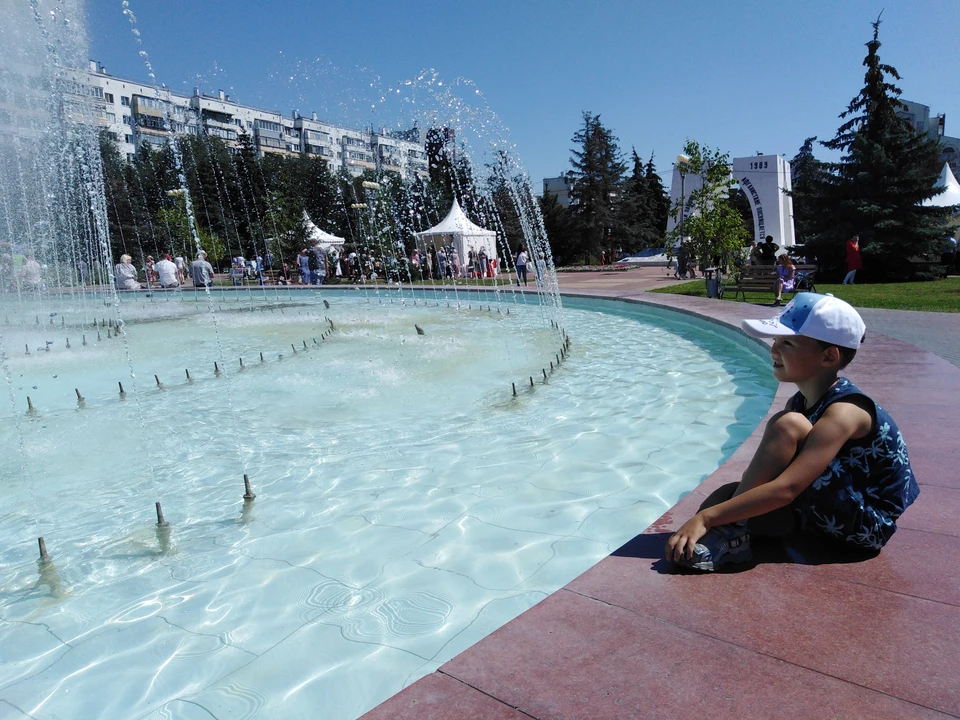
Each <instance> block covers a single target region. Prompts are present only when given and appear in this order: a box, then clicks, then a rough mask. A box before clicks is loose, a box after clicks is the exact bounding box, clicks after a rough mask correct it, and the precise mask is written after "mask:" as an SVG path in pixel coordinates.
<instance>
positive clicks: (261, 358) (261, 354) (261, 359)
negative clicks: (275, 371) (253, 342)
mask: <svg viewBox="0 0 960 720" xmlns="http://www.w3.org/2000/svg"><path fill="white" fill-rule="evenodd" d="M260 362H266V360H264V359H263V353H260Z"/></svg>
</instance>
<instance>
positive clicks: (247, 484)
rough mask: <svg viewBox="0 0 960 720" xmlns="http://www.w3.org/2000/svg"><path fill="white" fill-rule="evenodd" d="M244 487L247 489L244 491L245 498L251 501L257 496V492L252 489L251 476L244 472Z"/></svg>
mask: <svg viewBox="0 0 960 720" xmlns="http://www.w3.org/2000/svg"><path fill="white" fill-rule="evenodd" d="M243 489H244V491H245V492H244V493H243V499H244V500H245V501H246V502H250V501H251V500H253V499H254V498H255V497H256V496H257V495H256V493H254V492H253V490H251V489H250V478H249V477H248V476H247V474H246V473H244V474H243Z"/></svg>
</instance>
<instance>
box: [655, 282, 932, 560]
mask: <svg viewBox="0 0 960 720" xmlns="http://www.w3.org/2000/svg"><path fill="white" fill-rule="evenodd" d="M741 326H742V328H743V330H744V332H746V333H747V334H748V335H751V336H752V337H758V338H766V337H772V338H774V341H773V347H772V348H771V349H770V355H771V357H772V359H773V376H774V377H775V378H776V379H777V380H779V381H780V382H792V383H795V384H796V385H797V388H799V392H798V393H797V394H796V395H794V396H793V397H792V398H791V399H790V400H789V401H788V402H787V406H786V408H784V410H782V411H781V412H779V413H777V414H776V415H774V416H773V417H772V418H771V419H770V421H769V423H767V427H766V430H765V432H764V434H763V439H762V440H761V441H760V446H759V447H758V448H757V452H756V454H755V455H754V457H753V459H752V460H751V461H750V465H749V466H748V467H747V469H746V471H744V473H743V478H742V480H741V481H740V482H739V483H729V484H727V485H724V486H723V487H720V488H717V490H715V491H714V492H713V493H711V495H710V496H709V497H708V498H707V499H706V500H705V501H704V503H703V505H701V506H700V511H699V512H698V513H697V514H696V515H694V516H693V517H692V518H691V519H690V520H688V521H687V522H686V523H684V524H683V526H682V527H681V528H680V529H679V530H677V532H676V533H674V534H673V535H672V536H671V537H670V539H669V540H668V541H667V545H666V557H667V559H668V560H672V561H673V562H674V563H676V564H677V565H679V566H682V567H687V568H694V569H697V570H715V569H716V568H717V567H720V566H722V565H725V564H727V563H738V562H746V561H749V560H750V559H751V551H750V533H751V532H752V533H754V534H755V535H758V536H759V535H773V536H782V535H788V534H790V533H791V532H793V531H794V529H799V530H802V531H804V532H808V533H812V534H814V535H816V536H818V537H819V538H821V539H823V540H825V541H826V542H827V544H828V545H830V546H832V547H834V548H836V549H838V550H840V549H844V550H851V549H859V550H861V551H866V552H877V551H879V549H880V548H881V547H883V545H884V544H885V543H886V542H887V540H889V539H890V536H891V535H893V533H894V532H895V531H896V529H897V525H896V519H897V518H898V517H900V514H901V513H903V511H904V510H905V509H906V508H907V506H909V505H910V503H912V502H913V501H914V500H915V499H916V497H917V495H918V494H919V493H920V488H919V487H918V486H917V482H916V480H915V479H914V477H913V471H912V469H911V468H910V461H909V459H908V458H907V449H906V446H905V445H904V442H903V437H902V436H901V435H900V431H899V430H898V429H897V426H896V424H895V423H894V422H893V420H892V419H891V418H890V416H889V415H888V414H887V412H886V411H885V410H884V409H883V408H881V407H880V406H879V405H877V404H876V403H875V402H873V400H871V399H870V398H869V397H867V396H866V395H864V394H863V393H862V392H861V391H860V390H859V389H858V388H857V387H856V386H855V385H854V384H853V383H851V382H850V381H849V380H847V379H846V378H841V377H838V374H839V372H840V371H841V370H842V369H843V368H844V367H846V366H847V365H848V364H849V363H850V361H852V360H853V358H854V356H855V355H856V354H857V348H858V347H859V346H860V343H861V342H863V337H864V331H865V329H866V328H865V325H864V323H863V320H862V319H861V318H860V315H859V314H858V313H857V311H856V310H854V309H853V307H851V306H850V305H849V304H847V303H846V302H844V301H843V300H840V299H839V298H835V297H833V296H832V295H819V294H816V293H798V294H797V295H796V296H795V297H794V299H793V300H792V301H791V302H790V303H789V304H788V305H787V306H786V307H785V308H784V310H783V312H781V313H780V315H778V316H777V317H775V318H772V319H770V320H744V321H742V323H741Z"/></svg>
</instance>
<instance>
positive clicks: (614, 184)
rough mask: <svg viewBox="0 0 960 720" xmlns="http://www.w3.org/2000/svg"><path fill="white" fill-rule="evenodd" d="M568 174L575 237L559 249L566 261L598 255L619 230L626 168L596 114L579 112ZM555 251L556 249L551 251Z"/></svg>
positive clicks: (610, 133)
mask: <svg viewBox="0 0 960 720" xmlns="http://www.w3.org/2000/svg"><path fill="white" fill-rule="evenodd" d="M572 141H573V142H574V143H576V147H575V148H573V149H571V151H570V152H571V154H572V157H571V158H570V165H571V166H572V167H573V170H571V171H570V172H569V173H568V177H569V178H570V180H571V181H572V184H573V190H572V191H571V193H570V197H571V199H572V201H573V205H572V206H571V211H572V213H573V216H574V219H575V225H576V228H577V231H578V233H577V237H576V241H575V243H574V244H573V245H572V246H571V247H569V248H560V250H562V251H563V254H564V256H565V257H567V258H568V259H574V258H583V259H586V258H589V257H590V256H592V255H595V254H598V253H599V251H600V249H601V248H602V247H606V246H608V245H609V244H610V241H611V240H612V239H613V232H614V229H615V228H616V229H618V228H619V224H618V222H617V213H616V207H617V202H618V200H619V199H620V193H621V191H622V185H623V176H624V173H625V172H626V166H625V165H624V164H623V161H622V160H621V157H620V148H619V146H618V140H617V138H616V136H615V135H614V134H613V133H612V132H611V131H610V130H608V129H607V128H605V127H604V126H603V124H602V123H601V122H600V116H599V115H593V114H591V113H589V112H584V113H583V126H582V127H581V128H580V129H579V130H577V132H576V133H575V134H574V136H573V138H572ZM554 250H555V251H557V250H558V249H557V248H554Z"/></svg>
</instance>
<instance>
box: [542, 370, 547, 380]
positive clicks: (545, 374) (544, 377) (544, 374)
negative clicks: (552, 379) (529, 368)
mask: <svg viewBox="0 0 960 720" xmlns="http://www.w3.org/2000/svg"><path fill="white" fill-rule="evenodd" d="M540 369H541V370H542V371H543V379H544V381H546V379H547V369H546V368H540Z"/></svg>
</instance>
